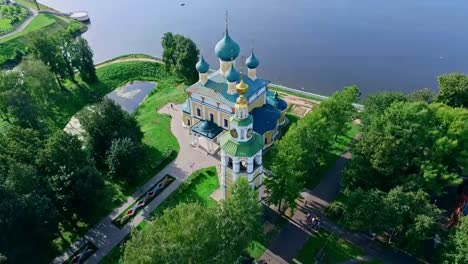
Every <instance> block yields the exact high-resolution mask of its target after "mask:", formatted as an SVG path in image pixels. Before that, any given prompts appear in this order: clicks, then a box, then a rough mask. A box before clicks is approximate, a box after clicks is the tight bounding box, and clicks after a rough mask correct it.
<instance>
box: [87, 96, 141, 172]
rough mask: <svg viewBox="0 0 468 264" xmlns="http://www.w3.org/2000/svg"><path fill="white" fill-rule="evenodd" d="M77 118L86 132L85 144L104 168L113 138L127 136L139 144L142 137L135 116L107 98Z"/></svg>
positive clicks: (98, 164)
mask: <svg viewBox="0 0 468 264" xmlns="http://www.w3.org/2000/svg"><path fill="white" fill-rule="evenodd" d="M79 120H80V122H81V124H82V126H83V128H84V129H85V131H86V132H87V134H86V142H87V143H86V144H87V146H88V148H89V149H90V152H91V153H92V155H93V158H94V159H95V160H96V163H97V166H98V168H101V169H102V168H106V165H105V160H106V153H107V151H108V150H109V149H110V148H111V146H112V141H113V140H114V139H119V138H120V139H122V138H129V139H130V140H132V141H133V142H134V143H135V144H140V143H141V139H142V138H143V133H142V132H141V130H140V127H139V126H138V123H137V122H136V120H135V118H134V117H132V116H130V115H129V114H128V113H127V112H125V111H124V110H123V109H122V108H121V107H120V106H119V105H117V104H116V103H114V102H113V101H112V100H110V99H107V98H105V99H104V100H103V101H102V102H100V103H98V104H97V105H96V106H95V107H93V109H91V110H88V111H85V112H84V113H83V114H82V115H81V116H80V117H79Z"/></svg>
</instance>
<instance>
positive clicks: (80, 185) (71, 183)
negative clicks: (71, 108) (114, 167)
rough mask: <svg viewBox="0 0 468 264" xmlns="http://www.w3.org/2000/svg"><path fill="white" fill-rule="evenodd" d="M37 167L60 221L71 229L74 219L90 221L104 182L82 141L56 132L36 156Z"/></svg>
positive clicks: (61, 132)
mask: <svg viewBox="0 0 468 264" xmlns="http://www.w3.org/2000/svg"><path fill="white" fill-rule="evenodd" d="M38 167H39V170H40V171H41V174H42V175H44V176H45V182H46V184H47V185H48V188H49V190H50V192H49V195H50V197H51V199H52V200H53V201H54V203H55V205H56V208H57V209H58V210H59V212H60V213H61V215H62V216H63V218H64V219H65V220H66V221H68V222H69V223H70V224H71V225H72V226H74V225H75V223H76V219H77V218H78V219H80V218H81V219H85V220H89V219H90V217H91V216H92V215H93V214H94V213H95V211H96V208H98V206H99V202H98V201H100V196H101V192H102V189H103V187H104V182H103V180H102V178H101V175H100V174H99V172H98V171H97V169H96V167H95V166H94V163H93V162H92V161H91V160H90V159H89V156H88V153H87V152H86V151H85V150H84V149H83V148H82V144H81V141H80V140H79V139H78V138H77V137H76V136H72V135H69V134H67V133H66V132H64V131H58V132H56V133H55V134H53V135H52V136H51V137H50V138H49V139H48V140H47V143H46V144H45V147H44V149H43V150H42V151H41V152H40V153H39V157H38Z"/></svg>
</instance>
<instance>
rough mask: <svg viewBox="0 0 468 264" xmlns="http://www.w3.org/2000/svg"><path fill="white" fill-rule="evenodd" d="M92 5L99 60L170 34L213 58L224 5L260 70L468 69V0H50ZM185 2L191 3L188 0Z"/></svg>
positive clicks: (417, 82) (389, 74) (398, 77)
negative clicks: (184, 36)
mask: <svg viewBox="0 0 468 264" xmlns="http://www.w3.org/2000/svg"><path fill="white" fill-rule="evenodd" d="M41 2H43V3H44V4H46V5H49V6H51V7H54V8H56V9H59V10H61V11H67V12H69V11H77V10H86V11H88V12H89V15H90V17H91V21H92V24H91V26H90V28H89V31H88V32H87V33H86V34H85V35H84V36H85V37H86V38H87V39H88V41H89V42H90V44H91V46H92V48H93V50H94V52H95V60H96V61H97V62H99V61H103V60H106V59H109V58H112V57H115V56H118V55H122V54H126V53H148V54H152V55H155V56H160V55H161V53H162V48H161V44H160V39H161V36H162V35H163V34H164V32H167V31H172V32H176V33H180V34H183V35H186V36H188V37H190V38H192V39H193V40H194V41H195V42H196V43H197V45H198V46H199V48H200V50H201V51H202V52H203V54H204V55H205V58H206V59H207V60H208V62H209V63H210V65H211V66H212V68H217V67H218V62H217V59H216V57H215V55H214V52H213V49H214V46H215V44H216V42H217V41H218V40H219V39H220V38H221V37H222V33H223V30H224V12H225V10H226V9H227V10H229V13H230V19H229V20H230V23H229V24H230V26H229V28H230V32H231V36H232V37H233V38H234V40H236V41H237V42H238V43H239V44H240V46H241V54H242V55H246V56H247V55H248V53H249V50H250V48H251V47H255V51H256V55H257V57H258V58H259V59H260V66H259V69H258V74H259V76H261V77H263V78H266V79H269V80H271V81H272V82H276V83H280V84H284V85H287V86H291V87H293V88H298V89H301V88H304V89H305V90H306V91H311V92H316V93H322V94H331V93H332V92H333V91H335V90H337V89H341V88H342V87H343V86H345V85H351V84H357V85H358V86H359V87H360V88H361V90H362V91H363V93H364V94H368V93H372V92H377V91H382V90H387V91H403V92H411V91H413V90H416V89H420V88H424V87H429V88H432V89H435V88H436V87H437V83H436V81H435V77H436V76H438V75H440V74H443V73H448V72H455V71H457V72H467V71H468V34H467V33H468V32H467V30H468V1H466V0H282V1H280V0H255V1H254V0H236V1H233V0H230V1H226V0H179V1H174V0H131V1H129V0H126V1H124V0H79V1H77V0H42V1H41ZM181 3H185V4H186V5H185V6H181V5H180V4H181Z"/></svg>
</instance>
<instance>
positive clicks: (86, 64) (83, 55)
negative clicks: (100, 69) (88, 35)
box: [71, 37, 97, 83]
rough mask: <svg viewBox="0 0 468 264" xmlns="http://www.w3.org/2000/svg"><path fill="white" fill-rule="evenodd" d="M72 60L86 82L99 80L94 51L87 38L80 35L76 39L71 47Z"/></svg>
mask: <svg viewBox="0 0 468 264" xmlns="http://www.w3.org/2000/svg"><path fill="white" fill-rule="evenodd" d="M71 62H72V65H73V66H74V67H75V68H76V69H77V70H78V71H79V72H80V76H81V78H82V79H83V81H85V82H86V83H93V82H95V81H96V80H97V76H96V68H95V67H94V61H93V51H92V50H91V48H90V47H89V45H88V41H87V40H86V39H84V38H82V37H78V38H76V40H74V43H73V45H72V48H71Z"/></svg>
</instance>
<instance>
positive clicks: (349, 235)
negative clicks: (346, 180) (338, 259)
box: [260, 137, 416, 264]
mask: <svg viewBox="0 0 468 264" xmlns="http://www.w3.org/2000/svg"><path fill="white" fill-rule="evenodd" d="M355 139H357V137H356V138H355ZM350 158H351V153H349V152H345V153H344V154H342V155H341V156H340V158H339V159H338V160H337V161H336V162H335V164H334V165H333V167H332V168H331V169H330V170H329V171H328V173H327V174H326V175H325V177H324V179H323V180H322V181H321V182H320V183H319V185H317V186H316V187H315V188H314V189H313V190H312V191H310V190H305V191H304V192H302V197H303V202H300V203H298V207H297V210H296V211H295V213H294V215H293V216H292V217H291V218H289V219H288V220H289V222H288V223H287V224H286V225H285V227H284V228H283V229H282V230H281V231H280V232H279V233H278V235H277V236H276V237H275V238H274V240H273V241H272V242H271V243H270V245H269V246H268V249H267V250H266V251H265V253H264V254H263V256H262V257H261V258H260V260H263V261H265V262H266V263H268V264H276V263H278V264H285V263H291V262H293V261H297V260H295V259H294V258H295V257H296V256H297V255H298V253H299V251H300V250H301V248H302V246H303V245H304V244H305V243H306V242H307V240H308V239H309V236H310V235H311V232H310V231H309V230H308V229H307V228H306V226H305V225H304V224H303V223H304V222H305V219H306V214H307V212H310V213H311V214H312V215H318V216H320V218H321V224H322V227H323V228H325V229H326V230H328V231H330V232H335V233H336V234H337V235H338V236H339V237H341V238H343V239H345V240H347V241H349V242H351V243H353V244H355V245H357V246H359V247H360V248H361V249H362V250H363V251H364V252H365V256H364V257H363V258H364V259H371V258H375V259H380V260H383V261H384V262H385V263H399V264H405V263H415V262H416V261H415V259H414V258H413V257H411V256H409V255H406V254H404V253H402V252H400V251H396V250H391V249H384V248H382V247H380V245H377V244H376V243H374V242H372V241H370V240H369V238H368V236H366V235H365V234H361V233H353V232H349V231H347V230H344V229H343V228H341V227H339V226H338V225H336V224H335V223H333V222H332V221H331V220H329V219H327V218H326V216H325V215H324V212H323V210H324V209H325V208H326V207H327V206H328V205H329V204H330V202H332V201H333V200H334V199H335V198H336V196H337V195H338V193H339V191H340V180H341V172H342V170H343V169H344V168H345V166H346V164H347V162H348V161H349V159H350ZM305 201H307V203H305ZM312 262H313V260H311V262H310V263H312Z"/></svg>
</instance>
